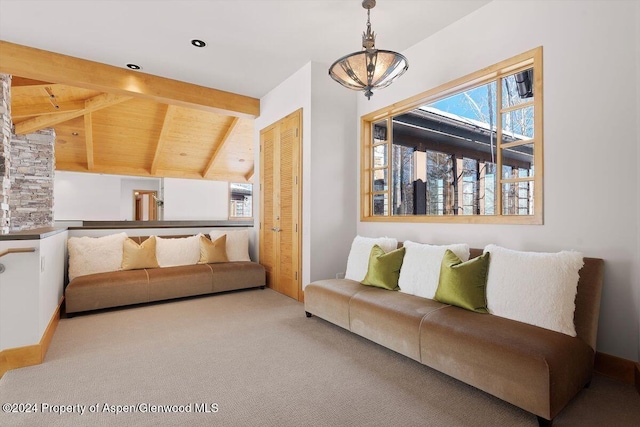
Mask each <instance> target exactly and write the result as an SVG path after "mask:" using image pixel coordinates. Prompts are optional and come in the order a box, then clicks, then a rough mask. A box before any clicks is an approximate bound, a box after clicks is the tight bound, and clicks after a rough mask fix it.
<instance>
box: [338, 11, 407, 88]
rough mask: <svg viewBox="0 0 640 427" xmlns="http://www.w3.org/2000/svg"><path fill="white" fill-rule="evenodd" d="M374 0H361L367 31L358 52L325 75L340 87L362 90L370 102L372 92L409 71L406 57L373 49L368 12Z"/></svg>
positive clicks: (345, 58)
mask: <svg viewBox="0 0 640 427" xmlns="http://www.w3.org/2000/svg"><path fill="white" fill-rule="evenodd" d="M375 5H376V0H363V2H362V7H363V8H365V9H367V30H366V31H365V32H364V33H362V48H363V49H362V50H361V51H360V52H354V53H350V54H349V55H346V56H343V57H342V58H340V59H338V60H337V61H336V62H334V63H333V65H331V67H330V68H329V75H330V76H331V78H332V79H333V80H335V81H337V82H338V83H340V84H341V85H342V86H344V87H346V88H349V89H353V90H362V91H364V96H366V97H367V99H371V95H373V89H382V88H384V87H387V86H389V85H390V84H391V83H392V82H393V81H394V80H395V79H397V78H398V77H400V76H401V75H402V74H404V72H405V71H407V69H408V68H409V63H408V62H407V58H405V57H404V56H403V55H400V54H399V53H397V52H392V51H389V50H380V49H376V46H375V43H376V35H375V33H374V32H373V31H371V20H370V15H371V9H373V8H374V7H375Z"/></svg>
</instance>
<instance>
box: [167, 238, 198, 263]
mask: <svg viewBox="0 0 640 427" xmlns="http://www.w3.org/2000/svg"><path fill="white" fill-rule="evenodd" d="M201 235H202V234H197V235H195V236H189V237H180V238H176V239H163V238H162V237H158V236H156V258H157V259H158V265H159V266H160V267H174V266H177V265H193V264H197V263H198V261H199V260H200V236H201Z"/></svg>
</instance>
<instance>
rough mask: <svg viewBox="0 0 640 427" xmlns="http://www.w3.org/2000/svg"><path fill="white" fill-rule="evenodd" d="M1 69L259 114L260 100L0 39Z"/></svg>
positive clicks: (223, 111)
mask: <svg viewBox="0 0 640 427" xmlns="http://www.w3.org/2000/svg"><path fill="white" fill-rule="evenodd" d="M0 51H1V52H2V62H0V73H5V74H11V75H14V76H20V77H25V78H29V79H37V80H47V81H52V82H56V83H61V84H67V85H71V86H76V87H81V88H85V89H93V90H98V91H101V92H110V93H114V94H118V95H124V96H134V97H137V98H142V99H150V100H153V101H156V102H160V103H164V104H170V105H178V106H182V107H189V108H195V109H198V110H204V111H210V112H214V113H220V114H226V115H233V116H238V117H247V118H256V117H258V116H259V115H260V100H259V99H256V98H251V97H248V96H244V95H238V94H235V93H231V92H225V91H221V90H217V89H212V88H208V87H204V86H198V85H194V84H190V83H185V82H181V81H178V80H172V79H168V78H164V77H158V76H154V75H151V74H145V73H141V72H139V71H132V70H126V69H123V68H119V67H114V66H112V65H106V64H101V63H99V62H93V61H87V60H85V59H80V58H74V57H72V56H67V55H61V54H58V53H54V52H49V51H46V50H41V49H35V48H32V47H28V46H22V45H18V44H14V43H9V42H6V41H0Z"/></svg>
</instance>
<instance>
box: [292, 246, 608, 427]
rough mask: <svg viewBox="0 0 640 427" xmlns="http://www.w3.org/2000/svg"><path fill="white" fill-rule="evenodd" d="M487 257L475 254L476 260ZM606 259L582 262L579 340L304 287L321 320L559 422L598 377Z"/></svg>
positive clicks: (421, 304) (350, 284) (391, 296)
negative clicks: (596, 357)
mask: <svg viewBox="0 0 640 427" xmlns="http://www.w3.org/2000/svg"><path fill="white" fill-rule="evenodd" d="M480 254H482V250H481V249H471V256H472V257H475V256H478V255H480ZM603 267H604V261H603V260H602V259H597V258H584V267H583V268H582V269H581V270H580V280H579V282H578V294H577V296H576V310H575V314H574V322H575V326H576V331H577V337H570V336H568V335H565V334H562V333H559V332H555V331H551V330H548V329H543V328H540V327H537V326H532V325H529V324H526V323H521V322H517V321H513V320H509V319H505V318H501V317H498V316H493V315H490V314H480V313H475V312H472V311H468V310H464V309H461V308H458V307H454V306H450V305H446V304H442V303H439V302H437V301H433V300H430V299H426V298H420V297H417V296H413V295H407V294H404V293H401V292H393V291H388V290H384V289H379V288H374V287H370V286H364V285H361V284H360V283H358V282H355V281H353V280H348V279H331V280H320V281H316V282H313V283H310V284H309V285H307V286H306V288H305V289H304V295H305V298H304V299H305V310H306V312H307V316H308V317H311V315H316V316H318V317H320V318H322V319H324V320H327V321H329V322H332V323H334V324H336V325H338V326H341V327H343V328H345V329H348V330H350V331H351V332H353V333H356V334H358V335H360V336H363V337H365V338H367V339H369V340H371V341H374V342H376V343H378V344H380V345H383V346H385V347H387V348H389V349H391V350H394V351H396V352H398V353H400V354H403V355H405V356H407V357H410V358H412V359H414V360H416V361H418V362H420V363H422V364H424V365H427V366H429V367H431V368H433V369H437V370H438V371H441V372H443V373H445V374H447V375H450V376H452V377H454V378H456V379H458V380H460V381H463V382H465V383H467V384H470V385H472V386H474V387H476V388H479V389H480V390H483V391H485V392H487V393H490V394H492V395H494V396H496V397H498V398H500V399H503V400H505V401H507V402H509V403H511V404H513V405H516V406H518V407H520V408H522V409H524V410H526V411H529V412H531V413H533V414H535V415H537V416H538V422H539V423H540V425H551V422H552V420H553V418H554V417H555V416H556V415H557V414H558V413H559V412H560V411H561V410H562V409H563V408H564V407H565V406H566V405H567V403H568V402H569V401H570V400H571V399H572V398H573V397H574V396H575V395H576V394H577V393H578V392H580V390H581V389H582V388H583V387H585V386H588V385H589V382H590V380H591V376H592V373H593V362H594V355H595V345H596V333H597V327H598V316H599V312H600V295H601V289H602V280H603Z"/></svg>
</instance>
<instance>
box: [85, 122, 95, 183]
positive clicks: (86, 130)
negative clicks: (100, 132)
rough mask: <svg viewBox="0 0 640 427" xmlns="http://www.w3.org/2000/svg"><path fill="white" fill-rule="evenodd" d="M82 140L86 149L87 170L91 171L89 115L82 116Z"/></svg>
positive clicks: (91, 152)
mask: <svg viewBox="0 0 640 427" xmlns="http://www.w3.org/2000/svg"><path fill="white" fill-rule="evenodd" d="M84 140H85V144H86V147H87V169H89V170H90V171H91V170H93V167H94V164H93V123H92V121H91V113H87V114H85V115H84Z"/></svg>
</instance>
